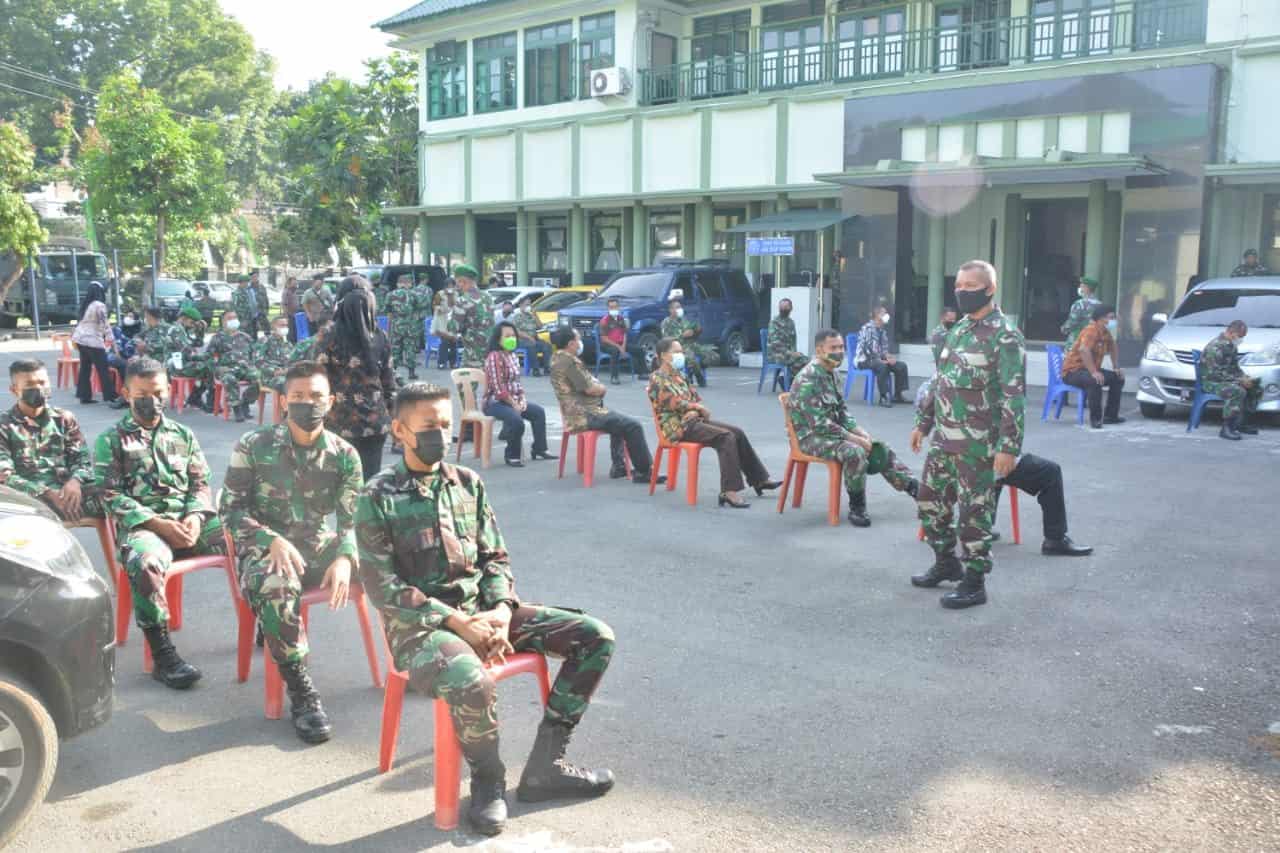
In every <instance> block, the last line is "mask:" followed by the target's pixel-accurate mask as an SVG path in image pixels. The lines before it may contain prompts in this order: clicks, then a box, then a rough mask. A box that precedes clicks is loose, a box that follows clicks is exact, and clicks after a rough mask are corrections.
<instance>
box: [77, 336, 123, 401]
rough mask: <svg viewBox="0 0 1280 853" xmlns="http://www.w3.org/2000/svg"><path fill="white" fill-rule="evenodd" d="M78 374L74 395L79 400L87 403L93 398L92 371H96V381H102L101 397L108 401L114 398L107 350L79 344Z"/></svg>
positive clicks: (114, 387)
mask: <svg viewBox="0 0 1280 853" xmlns="http://www.w3.org/2000/svg"><path fill="white" fill-rule="evenodd" d="M79 346H80V374H79V375H78V376H77V377H76V396H77V397H79V398H80V402H82V403H87V402H89V401H90V400H92V399H93V380H92V379H91V377H92V376H93V371H94V370H95V369H96V370H97V371H98V381H99V382H101V383H102V399H103V400H106V401H107V402H108V403H110V402H111V401H112V400H114V399H115V398H116V383H115V381H114V380H113V379H112V378H111V372H110V370H109V369H108V365H107V351H106V350H104V349H102V348H101V347H87V346H85V345H84V344H80V345H79Z"/></svg>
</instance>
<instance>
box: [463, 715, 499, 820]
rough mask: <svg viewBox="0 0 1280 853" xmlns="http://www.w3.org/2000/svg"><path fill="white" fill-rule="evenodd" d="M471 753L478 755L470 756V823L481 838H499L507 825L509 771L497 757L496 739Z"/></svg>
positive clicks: (472, 748)
mask: <svg viewBox="0 0 1280 853" xmlns="http://www.w3.org/2000/svg"><path fill="white" fill-rule="evenodd" d="M469 750H470V751H471V752H473V753H478V754H476V755H469V756H467V764H468V765H469V766H470V767H471V805H469V806H468V807H467V822H468V823H470V824H471V828H472V829H474V830H475V831H476V832H478V833H480V834H481V835H497V834H498V833H499V832H502V830H503V828H504V827H505V826H506V825H507V799H506V796H507V768H506V767H505V766H503V764H502V759H501V758H499V757H498V741H497V739H496V738H495V739H493V740H492V741H491V742H489V743H486V744H483V745H481V746H478V747H469Z"/></svg>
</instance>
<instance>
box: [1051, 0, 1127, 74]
mask: <svg viewBox="0 0 1280 853" xmlns="http://www.w3.org/2000/svg"><path fill="white" fill-rule="evenodd" d="M1112 4H1113V0H1032V2H1031V59H1032V60H1033V61H1035V60H1040V61H1043V60H1049V59H1063V58H1070V57H1075V56H1088V55H1090V54H1105V53H1110V52H1111V49H1112V47H1113V46H1114V38H1113V37H1114V33H1115V28H1116V24H1117V20H1116V15H1115V13H1114V9H1112Z"/></svg>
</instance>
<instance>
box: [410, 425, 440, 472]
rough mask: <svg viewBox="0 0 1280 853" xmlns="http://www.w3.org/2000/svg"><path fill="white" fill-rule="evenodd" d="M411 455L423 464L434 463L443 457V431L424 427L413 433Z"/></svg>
mask: <svg viewBox="0 0 1280 853" xmlns="http://www.w3.org/2000/svg"><path fill="white" fill-rule="evenodd" d="M413 440H414V442H415V445H414V448H413V455H414V456H416V457H418V461H420V462H421V463H422V464H424V465H434V464H436V463H437V462H439V461H440V460H441V459H443V458H444V432H443V431H442V430H438V429H424V430H422V431H421V432H415V433H414V434H413Z"/></svg>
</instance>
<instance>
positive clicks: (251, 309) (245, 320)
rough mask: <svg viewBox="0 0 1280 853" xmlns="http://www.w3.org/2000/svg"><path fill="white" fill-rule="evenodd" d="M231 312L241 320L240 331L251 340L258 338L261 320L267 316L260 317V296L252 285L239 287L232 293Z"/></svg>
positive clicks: (263, 314)
mask: <svg viewBox="0 0 1280 853" xmlns="http://www.w3.org/2000/svg"><path fill="white" fill-rule="evenodd" d="M231 310H232V311H234V312H236V316H237V317H239V318H240V329H241V331H243V332H244V333H245V334H247V335H248V336H249V337H250V338H256V337H257V333H258V327H259V326H260V325H261V323H260V320H261V319H262V318H263V317H265V316H266V314H265V312H263V313H262V315H261V316H260V315H259V309H258V294H257V293H255V292H254V289H253V287H252V286H251V285H248V284H246V285H244V286H243V287H241V286H237V287H236V289H235V290H233V291H232V292H231Z"/></svg>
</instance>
